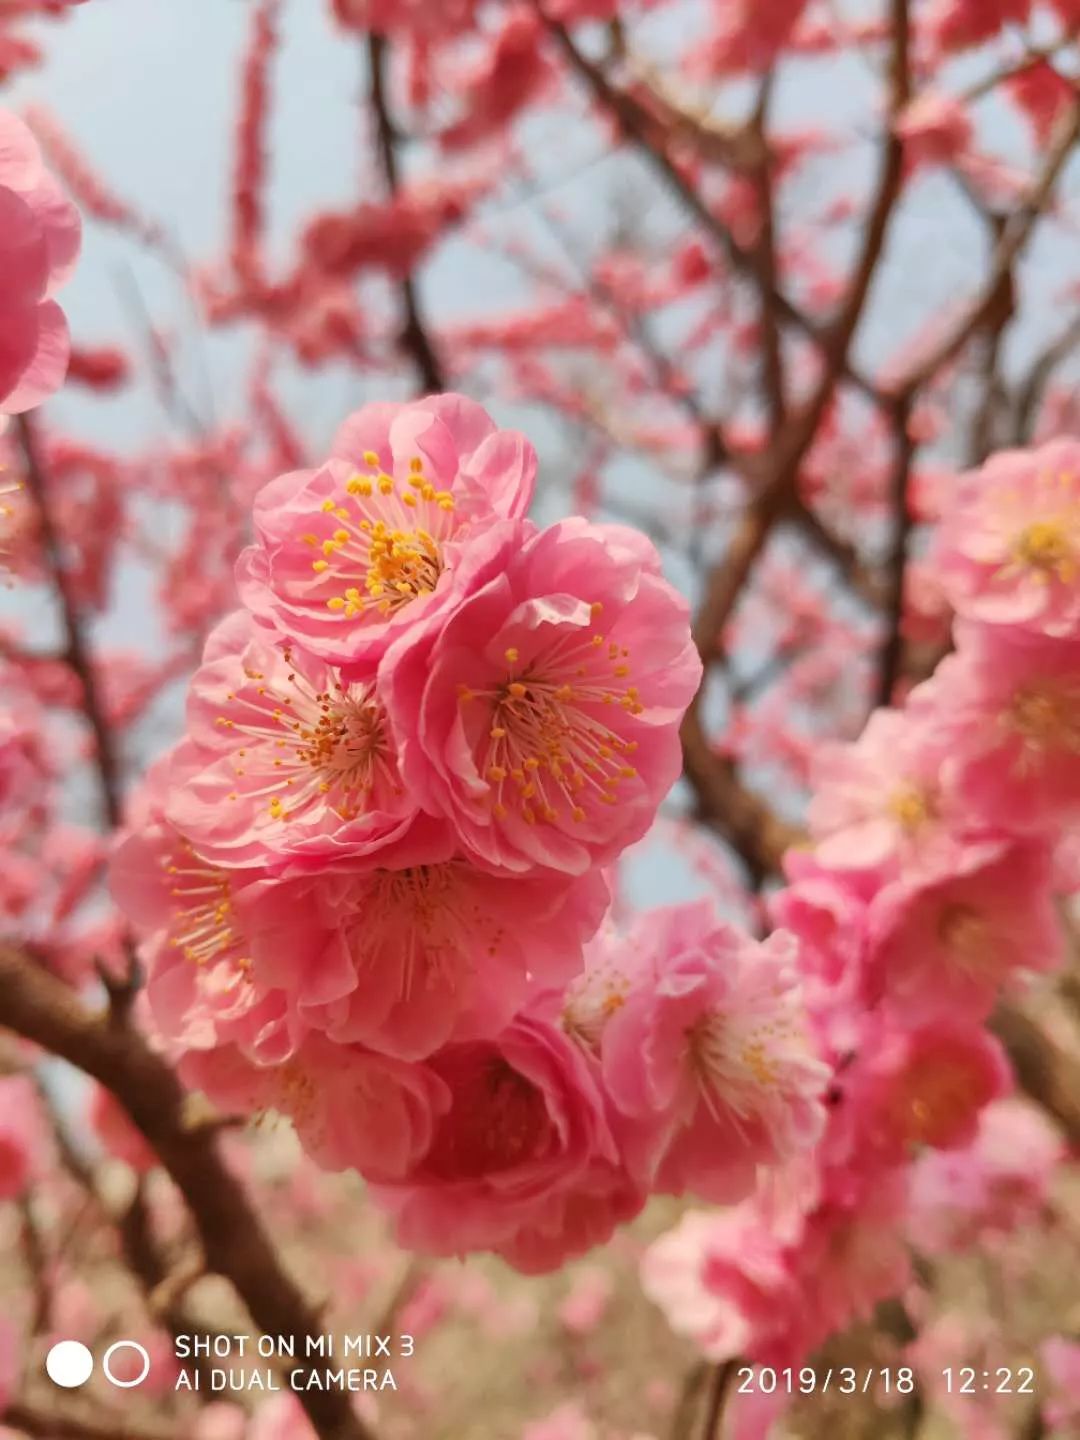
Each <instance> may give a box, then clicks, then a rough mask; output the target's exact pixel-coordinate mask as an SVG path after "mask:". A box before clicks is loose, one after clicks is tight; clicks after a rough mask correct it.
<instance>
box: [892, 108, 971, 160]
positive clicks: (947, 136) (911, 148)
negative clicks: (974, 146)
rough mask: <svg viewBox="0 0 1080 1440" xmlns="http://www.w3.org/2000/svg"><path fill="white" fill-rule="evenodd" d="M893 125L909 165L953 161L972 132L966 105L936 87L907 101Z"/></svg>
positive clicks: (964, 146)
mask: <svg viewBox="0 0 1080 1440" xmlns="http://www.w3.org/2000/svg"><path fill="white" fill-rule="evenodd" d="M895 128H896V134H897V135H898V136H899V138H900V139H901V140H902V141H903V142H904V157H905V159H906V161H907V164H908V166H909V168H911V169H915V168H922V167H931V166H935V165H953V164H955V163H956V161H957V160H958V159H959V158H960V157H961V156H962V155H963V154H964V152H965V151H966V150H968V149H969V148H970V146H971V143H972V140H973V138H974V133H975V131H974V126H973V124H972V121H971V116H970V115H969V114H968V111H967V107H966V106H965V105H964V104H963V103H962V102H961V101H959V100H957V99H956V98H955V97H954V96H952V95H945V94H942V93H940V92H938V91H935V90H924V91H923V92H922V93H921V94H920V95H919V96H917V98H916V99H914V100H913V101H912V102H911V103H910V104H909V105H906V106H905V107H904V109H903V110H902V111H901V113H900V115H899V117H898V118H897V121H896V127H895Z"/></svg>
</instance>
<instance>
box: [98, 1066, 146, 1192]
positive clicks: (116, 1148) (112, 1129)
mask: <svg viewBox="0 0 1080 1440" xmlns="http://www.w3.org/2000/svg"><path fill="white" fill-rule="evenodd" d="M87 1111H88V1114H87V1119H88V1121H89V1124H90V1128H91V1130H93V1132H94V1134H95V1135H96V1136H97V1138H98V1140H99V1141H100V1142H101V1144H102V1145H103V1146H104V1147H105V1149H106V1151H107V1152H108V1153H109V1154H110V1155H113V1156H115V1158H116V1159H117V1160H122V1161H123V1162H124V1164H125V1165H130V1166H131V1168H132V1169H133V1170H134V1171H135V1172H136V1174H139V1175H145V1174H146V1173H147V1171H149V1170H153V1169H154V1168H155V1166H157V1165H158V1164H160V1161H159V1160H158V1158H157V1155H156V1154H155V1153H154V1151H153V1150H152V1149H151V1147H150V1145H149V1143H148V1142H147V1141H146V1140H145V1139H144V1138H143V1136H142V1133H141V1132H140V1131H139V1130H138V1129H137V1128H136V1126H135V1124H134V1122H133V1121H132V1120H131V1118H130V1117H129V1116H128V1113H127V1111H126V1110H125V1109H124V1108H123V1106H122V1105H121V1104H120V1102H119V1100H117V1099H116V1097H115V1096H114V1095H113V1094H112V1092H111V1091H110V1090H106V1088H105V1086H104V1085H97V1084H95V1085H93V1086H92V1087H91V1090H90V1095H89V1100H88V1105H87Z"/></svg>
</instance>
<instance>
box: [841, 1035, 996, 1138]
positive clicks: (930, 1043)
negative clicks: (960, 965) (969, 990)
mask: <svg viewBox="0 0 1080 1440" xmlns="http://www.w3.org/2000/svg"><path fill="white" fill-rule="evenodd" d="M858 1084H859V1086H860V1087H861V1092H862V1093H861V1094H860V1095H859V1097H858V1104H859V1106H860V1108H861V1109H862V1111H863V1115H864V1117H865V1118H864V1120H863V1122H862V1128H863V1131H864V1133H863V1134H862V1135H861V1136H859V1138H858V1139H857V1140H856V1144H857V1145H862V1146H864V1147H867V1148H868V1149H869V1150H872V1151H875V1152H877V1153H878V1154H879V1155H881V1156H882V1157H887V1158H890V1159H893V1160H895V1161H896V1162H897V1163H899V1161H900V1160H901V1159H902V1158H904V1156H905V1154H906V1153H907V1152H908V1151H909V1150H910V1149H911V1148H913V1147H917V1146H923V1145H929V1146H932V1147H934V1148H936V1149H951V1148H953V1147H954V1146H961V1145H967V1144H970V1143H971V1141H972V1139H973V1138H974V1136H975V1134H976V1130H977V1126H978V1122H979V1112H980V1111H981V1110H982V1109H983V1107H984V1106H986V1105H988V1104H989V1103H990V1102H991V1101H992V1100H996V1099H998V1098H999V1097H1000V1096H1001V1095H1004V1094H1005V1093H1006V1092H1007V1091H1008V1090H1009V1088H1010V1086H1011V1084H1012V1072H1011V1070H1010V1068H1009V1063H1008V1061H1007V1059H1006V1058H1005V1055H1004V1052H1003V1051H1002V1049H1001V1046H1000V1045H999V1044H998V1042H997V1041H996V1040H995V1039H994V1038H993V1037H992V1036H991V1035H989V1034H988V1033H987V1032H986V1031H985V1030H982V1029H980V1028H978V1026H976V1025H975V1024H973V1023H972V1022H970V1021H967V1020H962V1019H947V1020H935V1021H932V1022H930V1023H928V1024H926V1025H923V1026H921V1027H920V1028H919V1029H917V1030H906V1031H900V1030H896V1031H891V1032H885V1033H884V1034H883V1035H882V1037H881V1038H880V1040H879V1042H878V1045H877V1046H876V1048H875V1049H874V1051H873V1052H872V1053H871V1054H870V1055H869V1057H868V1058H867V1060H866V1061H865V1063H864V1064H863V1065H862V1066H861V1067H860V1069H859V1073H858Z"/></svg>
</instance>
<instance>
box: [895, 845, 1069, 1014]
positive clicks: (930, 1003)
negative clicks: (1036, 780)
mask: <svg viewBox="0 0 1080 1440" xmlns="http://www.w3.org/2000/svg"><path fill="white" fill-rule="evenodd" d="M1052 880H1053V858H1052V853H1051V851H1050V849H1049V848H1048V847H1047V846H1046V845H1044V844H1042V843H1041V842H1023V841H1020V842H1009V841H1004V840H990V841H985V842H981V843H980V842H976V843H972V844H968V845H965V846H963V847H961V848H960V850H959V852H958V854H956V855H955V856H953V857H951V859H950V863H949V865H948V866H946V867H942V869H941V870H940V871H939V872H938V873H931V874H925V875H919V876H916V877H910V878H904V879H902V880H899V881H897V882H895V883H893V884H891V885H887V886H886V887H885V888H884V889H883V890H882V891H881V893H880V894H879V895H878V896H877V897H876V898H875V900H874V901H873V903H872V904H871V906H870V911H869V919H868V941H867V946H868V952H867V964H868V984H869V990H870V997H871V1000H872V1001H873V1000H881V999H883V1000H884V1002H885V1004H886V1005H887V1006H888V1007H889V1009H890V1011H892V1012H893V1013H894V1014H896V1015H899V1016H903V1017H904V1018H905V1019H906V1020H909V1021H920V1020H927V1019H933V1018H941V1017H944V1016H946V1015H949V1014H954V1015H965V1016H968V1017H970V1018H972V1019H978V1018H980V1017H981V1016H983V1015H986V1014H988V1013H989V1012H990V1010H991V1009H992V1007H993V1005H994V1002H995V1000H996V999H997V996H998V992H999V990H1000V988H1001V986H1002V984H1003V982H1004V981H1005V980H1006V979H1007V978H1008V977H1009V976H1010V975H1011V974H1014V973H1015V972H1016V971H1018V970H1049V969H1052V968H1053V967H1054V966H1055V965H1057V964H1059V963H1060V961H1061V959H1062V955H1063V936H1062V933H1061V925H1060V921H1059V920H1058V916H1057V911H1056V908H1055V905H1054V895H1053V890H1052Z"/></svg>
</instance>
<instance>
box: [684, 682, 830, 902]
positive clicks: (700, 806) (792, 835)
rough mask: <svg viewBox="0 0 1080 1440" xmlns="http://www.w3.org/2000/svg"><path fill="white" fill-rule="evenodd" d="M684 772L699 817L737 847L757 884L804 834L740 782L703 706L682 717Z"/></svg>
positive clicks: (776, 867)
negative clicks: (709, 729)
mask: <svg viewBox="0 0 1080 1440" xmlns="http://www.w3.org/2000/svg"><path fill="white" fill-rule="evenodd" d="M680 733H681V739H682V748H683V772H684V775H685V778H686V780H687V783H688V784H689V785H690V787H691V789H692V790H693V792H694V798H695V800H696V802H697V819H698V820H700V821H701V822H702V823H703V824H705V825H708V826H709V828H710V829H712V830H715V831H716V833H717V834H718V835H720V836H722V838H723V839H724V840H726V841H727V842H728V844H729V845H731V846H732V848H733V849H734V850H735V851H736V853H737V854H738V855H739V857H740V859H741V860H742V861H743V863H744V864H745V865H746V868H747V870H748V871H749V874H750V879H751V881H752V883H753V884H754V886H755V888H756V887H758V886H759V885H760V884H761V882H762V881H763V880H765V879H766V878H767V877H768V876H769V875H772V874H775V873H776V871H778V870H779V868H780V862H781V860H782V859H783V856H784V853H785V851H787V850H789V849H791V847H792V846H793V845H798V844H799V843H800V842H801V841H802V840H803V838H804V837H803V833H802V831H801V830H799V829H798V827H797V826H795V825H789V824H788V823H787V822H786V821H785V820H782V819H780V817H779V816H778V815H775V814H774V813H773V812H772V810H771V809H770V808H769V806H768V805H766V804H765V802H764V801H763V800H760V799H758V797H757V796H756V795H754V794H752V793H751V792H750V791H749V790H747V789H746V788H745V786H744V785H743V784H742V783H741V782H740V780H739V778H738V776H737V774H736V772H735V766H734V765H733V763H732V762H731V761H730V760H729V759H728V758H727V757H726V756H723V755H719V754H717V752H716V751H715V750H714V749H713V747H712V745H711V743H710V741H709V737H708V735H707V734H706V733H705V727H704V725H703V723H702V718H701V712H700V707H698V706H693V707H691V709H690V710H688V711H687V713H686V717H685V719H684V720H683V725H682V731H681V732H680Z"/></svg>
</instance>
